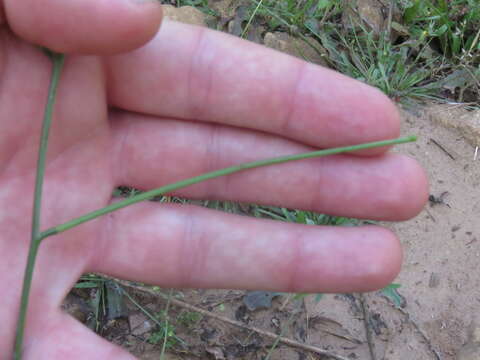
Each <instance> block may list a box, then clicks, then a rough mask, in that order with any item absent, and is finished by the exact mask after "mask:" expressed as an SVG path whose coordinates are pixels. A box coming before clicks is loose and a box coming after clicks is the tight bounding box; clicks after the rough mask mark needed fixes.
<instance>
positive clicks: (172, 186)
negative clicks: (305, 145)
mask: <svg viewBox="0 0 480 360" xmlns="http://www.w3.org/2000/svg"><path fill="white" fill-rule="evenodd" d="M416 139H417V138H416V136H408V137H404V138H398V139H394V140H384V141H375V142H371V143H366V144H361V145H352V146H345V147H339V148H334V149H325V150H318V151H313V152H308V153H303V154H297V155H288V156H282V157H277V158H272V159H266V160H259V161H253V162H249V163H244V164H240V165H235V166H231V167H228V168H224V169H220V170H216V171H212V172H209V173H206V174H203V175H199V176H195V177H192V178H189V179H185V180H182V181H179V182H176V183H174V184H169V185H165V186H162V187H159V188H157V189H155V190H150V191H147V192H144V193H142V194H139V195H136V196H133V197H131V198H128V199H125V200H123V201H119V202H117V203H115V204H112V205H109V206H106V207H104V208H102V209H99V210H96V211H93V212H91V213H88V214H86V215H83V216H80V217H78V218H75V219H73V220H70V221H68V222H66V223H64V224H61V225H57V226H55V227H53V228H50V229H48V230H46V231H44V232H42V233H41V235H40V236H41V238H42V239H44V238H46V237H49V236H52V235H56V234H59V233H61V232H64V231H66V230H68V229H71V228H73V227H75V226H78V225H80V224H83V223H85V222H87V221H90V220H93V219H95V218H97V217H99V216H101V215H105V214H108V213H111V212H113V211H116V210H119V209H122V208H124V207H126V206H129V205H132V204H135V203H138V202H140V201H144V200H149V199H151V198H154V197H156V196H160V195H164V194H166V193H170V192H172V191H175V190H178V189H181V188H184V187H187V186H190V185H193V184H197V183H199V182H202V181H205V180H209V179H213V178H217V177H220V176H225V175H230V174H233V173H236V172H239V171H243V170H247V169H254V168H258V167H262V166H268V165H274V164H281V163H285V162H289V161H296V160H303V159H310V158H315V157H321V156H327V155H334V154H340V153H344V152H351V151H357V150H364V149H370V148H375V147H381V146H389V145H395V144H403V143H407V142H412V141H416Z"/></svg>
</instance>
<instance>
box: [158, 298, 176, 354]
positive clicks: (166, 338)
mask: <svg viewBox="0 0 480 360" xmlns="http://www.w3.org/2000/svg"><path fill="white" fill-rule="evenodd" d="M172 296H173V289H170V291H169V293H168V300H167V305H166V306H165V326H164V328H163V330H164V331H163V344H162V352H161V353H160V360H164V359H165V351H166V350H167V341H168V327H169V324H168V311H169V310H170V304H171V302H172Z"/></svg>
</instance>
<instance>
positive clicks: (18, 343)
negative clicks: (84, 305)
mask: <svg viewBox="0 0 480 360" xmlns="http://www.w3.org/2000/svg"><path fill="white" fill-rule="evenodd" d="M51 59H52V61H53V70H52V77H51V82H50V89H49V92H48V99H47V105H46V107H45V114H44V118H43V124H42V134H41V139H40V149H39V152H38V160H37V174H36V179H35V193H34V202H33V217H32V234H31V239H30V248H29V251H28V258H27V265H26V268H25V274H24V278H23V288H22V297H21V301H20V312H19V315H18V322H17V331H16V337H15V347H14V353H13V358H14V359H15V360H20V359H21V357H22V344H23V335H24V331H25V322H26V318H27V307H28V299H29V295H30V289H31V285H32V277H33V269H34V267H35V260H36V257H37V253H38V248H39V245H40V242H41V236H40V213H41V205H42V188H43V178H44V175H45V161H46V155H47V145H48V135H49V132H50V125H51V123H52V113H53V106H54V104H55V98H56V94H57V88H58V82H59V80H60V74H61V72H62V68H63V62H64V56H63V55H62V54H54V53H52V54H51Z"/></svg>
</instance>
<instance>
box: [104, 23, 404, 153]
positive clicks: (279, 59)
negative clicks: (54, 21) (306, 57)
mask: <svg viewBox="0 0 480 360" xmlns="http://www.w3.org/2000/svg"><path fill="white" fill-rule="evenodd" d="M106 68H107V71H108V92H109V93H108V96H109V101H110V104H111V105H113V106H116V107H120V108H123V109H126V110H130V111H135V112H141V113H146V114H150V115H156V116H163V117H173V118H178V119H185V120H194V121H208V122H214V123H220V124H225V125H230V126H237V127H245V128H250V129H254V130H260V131H265V132H269V133H273V134H277V135H281V136H284V137H288V138H290V139H293V140H297V141H300V142H302V143H305V144H308V145H311V146H314V147H321V148H325V147H333V146H341V145H347V144H357V143H361V142H368V141H376V140H382V139H390V138H395V137H397V136H398V134H399V116H398V113H397V110H396V108H395V106H394V105H393V104H392V102H391V101H390V100H389V99H388V98H387V97H386V96H385V95H384V94H382V93H381V92H380V91H379V90H377V89H374V88H372V87H370V86H368V85H366V84H363V83H361V82H359V81H356V80H353V79H351V78H348V77H346V76H343V75H341V74H339V73H337V72H334V71H332V70H329V69H326V68H323V67H320V66H317V65H314V64H309V63H306V62H304V61H302V60H300V59H297V58H294V57H291V56H289V55H285V54H281V53H279V52H276V51H274V50H271V49H267V48H265V47H263V46H260V45H257V44H253V43H250V42H247V41H244V40H240V39H238V38H234V37H232V36H229V35H226V34H222V33H219V32H215V31H211V30H207V29H203V28H199V27H194V26H188V25H183V24H179V23H175V22H172V21H165V23H164V24H163V26H162V29H161V30H160V33H159V34H158V35H157V36H156V37H155V38H154V39H153V40H152V42H150V43H149V44H147V45H146V46H144V47H143V48H140V49H138V50H136V51H134V52H132V53H129V54H127V55H118V56H113V57H110V58H108V59H107V66H106ZM379 151H382V150H376V152H377V153H378V152H379ZM369 153H372V152H371V151H370V152H369Z"/></svg>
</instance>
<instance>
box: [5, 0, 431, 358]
mask: <svg viewBox="0 0 480 360" xmlns="http://www.w3.org/2000/svg"><path fill="white" fill-rule="evenodd" d="M1 5H3V8H2V7H1ZM157 7H158V5H157V4H156V3H154V2H141V1H140V0H133V1H130V2H127V1H126V0H124V1H106V0H105V1H98V0H71V1H69V2H65V1H59V0H48V1H47V0H45V1H43V2H39V1H34V0H24V1H15V0H3V2H2V1H0V18H1V19H2V21H1V23H3V25H1V26H2V28H1V30H0V34H1V35H0V36H1V38H0V124H1V130H2V131H1V133H0V209H2V210H1V211H0V254H1V255H2V262H1V263H0V274H1V275H0V279H1V280H2V283H3V284H4V287H3V292H4V294H3V296H2V298H3V299H4V301H3V304H2V305H3V306H2V307H0V318H1V319H2V326H1V327H0V350H1V353H2V356H3V355H5V354H6V356H7V358H11V354H12V346H13V341H14V333H15V327H16V321H17V315H18V306H19V299H20V290H21V283H22V279H23V272H24V268H25V261H26V253H27V249H28V245H29V232H30V227H31V211H32V199H33V186H34V176H35V166H36V157H37V151H38V140H39V132H40V126H41V119H42V116H43V108H44V104H45V101H46V94H47V87H48V83H49V76H50V71H51V63H50V60H49V59H48V58H47V57H46V56H45V55H44V54H43V53H42V51H41V50H40V49H38V48H37V47H35V46H32V45H29V44H27V43H26V42H25V40H28V41H30V42H34V43H36V44H39V45H42V46H46V47H49V48H51V49H53V50H56V51H61V52H69V53H76V54H86V53H88V54H96V55H103V56H82V55H70V56H67V59H66V64H65V69H64V71H63V74H62V78H61V83H60V88H59V94H58V98H57V105H56V113H55V116H54V120H53V125H52V131H51V135H50V143H49V152H48V162H47V169H46V175H45V186H44V201H43V207H42V209H43V210H42V226H41V228H42V230H44V229H46V228H48V227H51V226H54V225H57V224H60V223H63V222H65V221H68V220H70V219H72V218H74V217H77V216H79V215H82V214H85V213H86V212H90V211H92V210H95V209H98V208H100V207H103V206H105V205H106V204H108V203H110V202H111V201H112V198H111V194H112V190H113V189H114V188H115V187H116V186H118V185H130V186H134V187H137V188H142V189H150V188H155V187H158V186H160V185H162V184H167V183H171V182H174V181H177V180H180V179H184V178H187V177H190V176H193V175H198V174H201V173H204V172H206V171H210V170H213V169H218V168H222V167H225V166H228V165H232V164H238V163H242V162H246V161H250V160H255V159H262V158H267V157H272V156H279V155H284V154H292V153H299V152H305V151H309V150H312V148H326V147H333V146H340V145H349V144H355V143H361V142H368V141H375V140H383V139H386V138H394V137H396V136H397V135H398V133H399V118H398V114H397V112H396V110H395V108H394V106H393V105H392V104H391V103H390V101H389V100H388V99H387V98H386V97H385V96H384V95H382V94H381V93H380V92H379V91H377V90H375V89H372V88H370V87H368V86H366V85H363V84H361V83H359V82H356V81H354V80H351V79H348V78H346V77H344V76H342V75H339V74H337V73H334V72H332V71H330V70H326V69H323V68H320V67H318V66H314V65H308V64H306V63H304V62H302V61H300V60H298V59H294V58H291V57H289V56H286V55H282V54H278V53H276V52H273V51H271V50H267V49H265V48H262V47H260V46H258V45H254V44H251V43H247V42H244V41H241V40H239V39H235V38H231V37H229V36H227V35H224V34H220V33H216V32H211V31H209V30H205V29H199V28H195V27H191V26H186V25H181V24H177V23H173V22H165V23H164V24H163V25H162V29H161V31H160V32H159V33H158V35H156V36H155V37H154V38H153V40H152V41H150V42H149V43H148V44H147V45H146V46H144V47H142V48H140V49H138V50H135V51H131V52H128V53H125V54H122V55H111V54H113V53H117V52H119V51H129V50H132V49H133V48H136V47H138V46H140V45H141V44H143V43H145V42H146V41H147V40H149V39H150V38H151V37H152V36H154V34H155V32H156V29H157V27H158V25H159V22H160V18H161V14H160V11H159V9H158V8H157ZM22 39H23V40H22ZM108 54H110V55H109V56H107V55H108ZM385 151H386V149H374V150H368V151H364V152H361V153H357V154H355V155H341V156H332V157H328V158H321V159H315V160H306V161H302V162H297V163H287V164H282V165H277V166H273V167H268V168H261V169H255V170H251V171H248V172H244V173H240V174H235V175H232V176H228V177H224V178H219V179H216V180H212V181H209V182H206V183H202V184H197V185H195V186H192V187H190V188H187V189H184V190H181V191H179V192H178V193H177V195H181V196H186V197H190V198H201V199H204V198H210V199H229V200H235V201H245V202H255V203H262V204H270V205H282V206H285V207H290V208H302V209H307V210H313V211H318V212H324V213H329V214H332V215H343V216H350V217H361V218H369V219H378V220H404V219H407V218H409V217H412V216H414V215H415V214H417V213H418V212H419V211H420V209H421V208H422V206H423V204H424V203H425V201H426V199H427V182H426V178H425V176H424V173H423V171H422V170H421V168H420V167H419V166H418V165H417V164H416V162H414V161H413V160H411V159H409V158H406V157H404V156H401V155H395V154H385ZM400 263H401V248H400V245H399V242H398V240H397V238H396V237H395V236H394V235H393V234H392V233H391V232H389V231H388V230H385V229H382V228H380V227H376V226H368V227H356V228H343V227H338V228H330V227H320V226H315V227H312V226H301V225H297V224H286V223H280V222H272V221H265V220H259V219H251V218H247V217H240V216H235V215H229V214H224V213H218V212H215V211H212V210H208V209H204V208H200V207H196V206H184V205H182V206H180V205H175V204H158V203H152V202H146V203H141V204H137V205H134V206H131V207H128V208H125V209H123V210H120V211H118V212H115V213H112V214H110V215H107V216H104V217H102V218H99V219H96V220H94V221H92V222H89V223H86V224H83V225H81V226H79V227H77V228H75V229H72V230H69V231H67V232H65V233H63V234H61V235H58V236H55V237H52V238H48V239H46V240H45V241H44V242H43V243H42V246H41V249H40V253H39V256H38V260H37V266H36V269H35V274H34V282H33V287H32V292H31V297H30V307H29V311H28V322H27V328H26V335H25V342H24V353H23V355H24V359H49V360H51V359H97V358H98V359H110V358H112V359H131V358H132V356H131V355H129V354H127V353H125V352H123V351H122V350H120V349H118V348H117V347H115V346H113V345H111V344H109V343H108V342H106V341H105V340H103V339H101V338H100V337H98V336H96V335H94V334H93V333H91V332H90V331H89V330H88V329H86V328H85V327H83V325H81V324H80V323H78V322H76V321H75V320H73V319H72V318H70V317H69V316H68V315H65V314H64V313H62V312H61V310H60V308H59V307H60V304H61V301H62V299H63V298H64V297H65V295H66V294H67V292H68V291H69V289H70V288H71V287H72V285H73V284H74V283H75V281H76V280H77V279H78V278H79V276H80V275H81V274H82V273H85V272H101V273H105V274H110V275H113V276H116V277H121V278H127V279H132V280H137V281H141V282H145V283H151V284H157V285H160V286H163V287H178V288H185V287H209V288H244V289H263V290H275V291H292V292H294V291H298V292H349V291H368V290H373V289H377V288H380V287H382V286H384V285H386V284H388V283H389V282H390V281H391V280H392V279H393V278H394V277H395V276H396V275H397V273H398V271H399V269H400Z"/></svg>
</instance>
